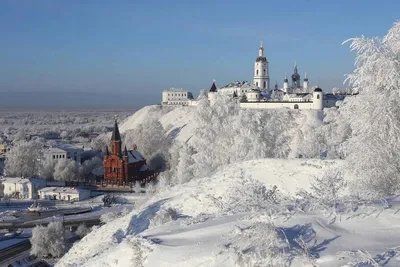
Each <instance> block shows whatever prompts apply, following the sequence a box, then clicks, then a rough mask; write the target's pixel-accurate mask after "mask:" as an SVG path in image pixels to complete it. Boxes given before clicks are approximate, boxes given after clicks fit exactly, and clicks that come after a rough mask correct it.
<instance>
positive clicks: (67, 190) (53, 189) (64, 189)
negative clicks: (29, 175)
mask: <svg viewBox="0 0 400 267" xmlns="http://www.w3.org/2000/svg"><path fill="white" fill-rule="evenodd" d="M85 191H88V190H86V189H81V188H75V187H53V186H52V187H44V188H42V189H39V192H43V193H45V192H53V193H67V194H79V193H80V192H85Z"/></svg>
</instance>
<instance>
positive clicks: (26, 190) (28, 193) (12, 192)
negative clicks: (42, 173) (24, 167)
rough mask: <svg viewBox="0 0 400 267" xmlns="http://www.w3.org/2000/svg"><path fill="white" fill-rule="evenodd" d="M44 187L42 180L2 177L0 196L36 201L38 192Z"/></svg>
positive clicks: (44, 183) (44, 182) (0, 180)
mask: <svg viewBox="0 0 400 267" xmlns="http://www.w3.org/2000/svg"><path fill="white" fill-rule="evenodd" d="M45 186H46V180H44V179H36V178H31V179H28V178H15V177H4V178H1V179H0V191H1V193H0V195H1V196H3V197H9V198H16V199H36V198H37V197H38V190H39V189H41V188H43V187H45Z"/></svg>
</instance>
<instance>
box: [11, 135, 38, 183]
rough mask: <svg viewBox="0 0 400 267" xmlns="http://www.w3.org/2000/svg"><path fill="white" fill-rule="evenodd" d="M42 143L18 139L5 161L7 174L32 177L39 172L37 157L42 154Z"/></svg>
mask: <svg viewBox="0 0 400 267" xmlns="http://www.w3.org/2000/svg"><path fill="white" fill-rule="evenodd" d="M42 149H43V144H42V143H40V142H37V141H29V142H28V141H20V142H17V143H16V144H14V146H13V147H12V148H11V150H10V151H9V152H7V158H6V162H5V170H6V174H7V175H8V176H16V177H21V176H23V177H32V176H36V175H38V174H39V169H40V162H39V159H41V158H42V156H43V151H42Z"/></svg>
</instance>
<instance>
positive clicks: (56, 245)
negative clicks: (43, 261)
mask: <svg viewBox="0 0 400 267" xmlns="http://www.w3.org/2000/svg"><path fill="white" fill-rule="evenodd" d="M30 241H31V244H32V249H31V254H33V255H36V256H43V257H49V256H50V257H56V258H59V257H61V256H62V255H64V252H65V248H66V246H65V245H66V240H65V234H64V227H63V224H62V222H51V223H49V224H48V225H47V227H46V226H41V225H38V226H36V227H35V228H33V230H32V238H31V240H30Z"/></svg>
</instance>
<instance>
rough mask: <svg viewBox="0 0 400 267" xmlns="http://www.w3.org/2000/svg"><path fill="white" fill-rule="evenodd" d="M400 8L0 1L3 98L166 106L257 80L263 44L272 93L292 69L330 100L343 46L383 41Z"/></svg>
mask: <svg viewBox="0 0 400 267" xmlns="http://www.w3.org/2000/svg"><path fill="white" fill-rule="evenodd" d="M399 10H400V1H398V0H397V1H394V0H393V1H391V0H385V1H372V0H339V1H321V0H292V1H288V0H286V1H272V0H271V1H267V0H262V1H236V0H235V1H218V0H214V1H211V0H202V1H191V0H168V1H164V0H158V1H155V0H125V1H124V0H120V1H109V0H107V1H106V0H86V1H83V0H64V1H62V0H58V1H54V0H35V1H32V0H18V1H15V0H2V1H0V34H1V39H0V91H8V92H9V91H23V92H26V91H29V92H31V91H65V92H89V93H91V92H98V93H104V92H108V94H122V95H126V97H121V96H120V99H121V100H119V101H122V102H124V101H125V102H124V103H125V104H126V103H134V104H135V105H144V104H148V103H156V102H159V101H160V92H161V90H163V89H166V88H168V87H183V88H186V89H188V90H192V91H193V92H194V93H195V94H197V93H198V91H199V89H201V88H205V87H209V86H210V84H211V82H212V80H213V79H215V80H216V81H217V84H218V85H219V86H221V85H224V84H226V83H228V82H230V81H233V80H248V81H251V80H252V69H253V64H254V60H255V58H256V56H257V49H258V46H259V43H260V41H261V40H262V41H263V43H264V47H265V54H266V56H267V58H268V60H269V62H270V76H271V85H273V84H275V81H276V80H278V82H279V84H281V83H282V80H283V76H284V74H285V72H288V74H289V73H290V72H291V71H292V68H293V63H294V61H295V60H296V61H297V62H298V65H299V71H300V73H301V75H302V76H303V75H304V72H305V71H307V73H308V76H309V79H310V82H311V83H312V84H319V85H320V86H321V87H323V88H324V89H325V90H329V89H330V88H332V87H342V82H343V78H344V76H343V75H344V74H345V73H348V72H351V71H352V68H353V59H354V54H352V53H350V52H349V49H348V46H347V45H346V46H342V45H341V43H342V42H343V41H344V40H346V39H348V38H350V37H354V36H360V35H365V36H383V35H384V34H385V33H386V32H387V30H388V29H389V28H390V27H391V26H392V24H393V22H394V21H396V20H397V19H398V16H399V15H398V11H399Z"/></svg>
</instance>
